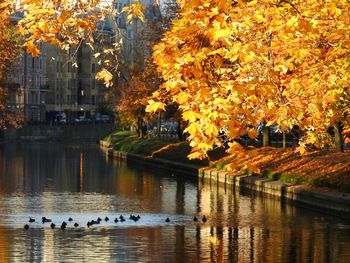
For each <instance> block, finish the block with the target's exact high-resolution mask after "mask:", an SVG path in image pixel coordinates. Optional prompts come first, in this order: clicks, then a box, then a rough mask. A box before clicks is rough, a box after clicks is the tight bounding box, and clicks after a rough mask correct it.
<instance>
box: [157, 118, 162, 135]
mask: <svg viewBox="0 0 350 263" xmlns="http://www.w3.org/2000/svg"><path fill="white" fill-rule="evenodd" d="M161 125H162V116H161V115H160V112H158V122H157V136H158V138H160V132H161Z"/></svg>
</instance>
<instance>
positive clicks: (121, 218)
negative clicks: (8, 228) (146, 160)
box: [24, 214, 207, 230]
mask: <svg viewBox="0 0 350 263" xmlns="http://www.w3.org/2000/svg"><path fill="white" fill-rule="evenodd" d="M129 219H130V220H133V221H134V222H137V221H139V220H140V219H141V217H140V215H137V216H135V215H133V214H131V215H130V216H129ZM199 220H200V219H198V218H197V217H196V216H195V217H193V221H194V222H198V221H199ZM68 221H69V222H72V221H73V218H71V217H69V218H68ZM101 221H102V219H101V218H100V217H98V218H97V219H96V220H91V221H88V222H87V224H86V226H87V227H90V226H93V225H98V224H100V223H101ZM104 221H106V222H108V221H109V218H108V217H107V216H106V217H105V218H104ZM125 221H126V219H125V217H124V216H123V215H120V216H119V217H116V218H115V219H114V222H115V223H118V222H125ZM201 221H202V222H203V223H205V222H206V221H207V217H206V216H205V215H204V216H203V217H202V219H201ZM28 222H29V223H34V222H35V219H34V218H32V217H29V221H28ZM41 222H42V223H43V224H45V223H51V224H50V227H51V228H52V229H55V228H56V225H55V224H54V223H53V222H52V219H49V218H46V217H45V216H44V217H42V218H41ZM165 222H167V223H169V222H170V218H169V217H167V218H166V219H165ZM73 226H74V227H78V226H79V224H78V223H77V222H75V223H74V225H73ZM66 227H67V222H65V221H63V222H62V224H61V226H60V228H61V229H62V230H65V229H66ZM24 229H25V230H28V229H29V225H28V224H25V225H24Z"/></svg>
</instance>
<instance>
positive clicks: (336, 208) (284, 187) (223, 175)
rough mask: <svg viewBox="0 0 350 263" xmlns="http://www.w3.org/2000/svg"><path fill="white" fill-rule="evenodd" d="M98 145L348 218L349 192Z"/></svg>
mask: <svg viewBox="0 0 350 263" xmlns="http://www.w3.org/2000/svg"><path fill="white" fill-rule="evenodd" d="M100 145H101V147H103V148H105V149H106V150H107V151H108V155H109V156H111V157H113V158H116V159H122V160H125V161H127V162H129V161H130V162H137V163H141V164H144V165H145V166H152V167H157V168H165V169H170V170H172V171H174V172H176V173H180V174H182V175H188V176H191V177H197V176H198V179H199V180H201V181H202V182H204V183H210V184H211V186H213V185H214V186H215V185H223V186H225V187H232V188H234V189H237V190H249V191H254V192H259V193H262V194H266V195H269V196H273V197H277V198H279V199H280V200H284V201H290V202H293V203H298V204H302V205H306V206H308V207H312V208H314V209H315V208H316V209H319V210H321V211H322V212H327V213H331V214H334V215H337V216H341V217H345V218H350V194H347V193H340V192H336V191H328V192H325V191H321V190H315V189H311V188H308V187H306V186H301V185H292V184H287V183H282V182H279V181H273V180H270V179H264V178H261V177H256V176H247V175H244V174H233V173H230V172H226V171H222V170H219V169H215V168H209V167H204V168H198V167H194V166H191V165H185V164H181V163H176V162H172V161H167V160H163V159H157V158H147V157H143V156H141V155H138V154H131V153H125V152H119V151H114V150H112V149H108V147H109V143H107V142H102V141H101V143H100Z"/></svg>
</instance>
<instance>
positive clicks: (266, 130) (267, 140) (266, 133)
mask: <svg viewBox="0 0 350 263" xmlns="http://www.w3.org/2000/svg"><path fill="white" fill-rule="evenodd" d="M267 146H271V138H270V127H269V126H266V125H265V126H264V128H263V147H267Z"/></svg>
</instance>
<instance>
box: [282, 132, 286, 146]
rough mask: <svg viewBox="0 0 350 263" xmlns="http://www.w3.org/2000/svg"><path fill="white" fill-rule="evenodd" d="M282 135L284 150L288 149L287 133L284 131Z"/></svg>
mask: <svg viewBox="0 0 350 263" xmlns="http://www.w3.org/2000/svg"><path fill="white" fill-rule="evenodd" d="M282 135H283V137H282V147H283V149H286V148H287V136H286V132H285V131H283V133H282Z"/></svg>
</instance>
